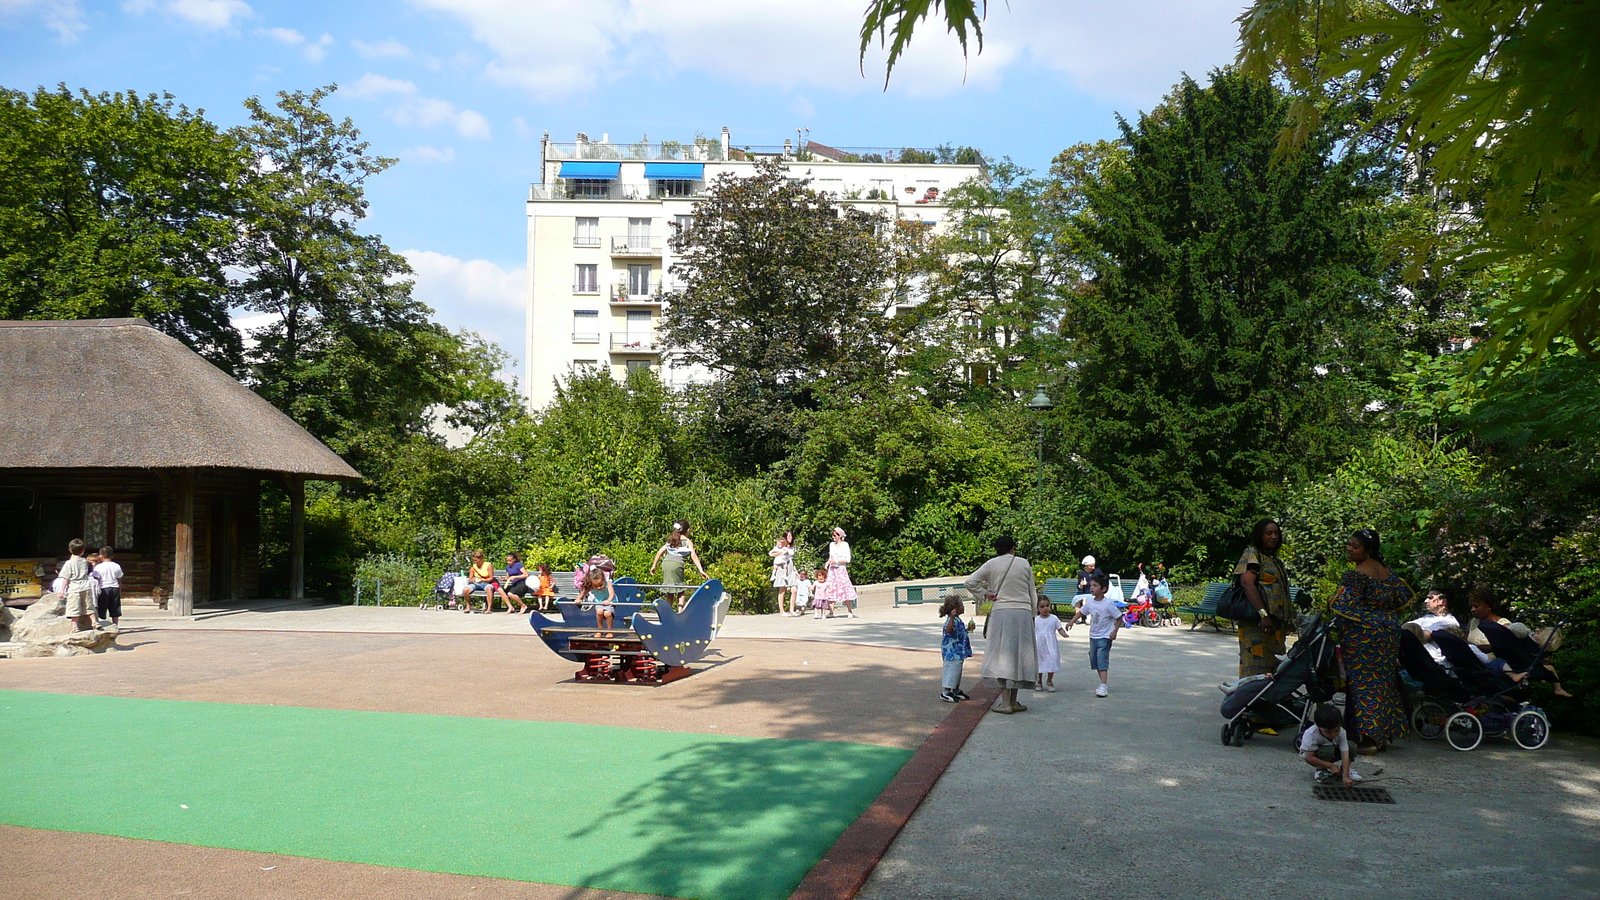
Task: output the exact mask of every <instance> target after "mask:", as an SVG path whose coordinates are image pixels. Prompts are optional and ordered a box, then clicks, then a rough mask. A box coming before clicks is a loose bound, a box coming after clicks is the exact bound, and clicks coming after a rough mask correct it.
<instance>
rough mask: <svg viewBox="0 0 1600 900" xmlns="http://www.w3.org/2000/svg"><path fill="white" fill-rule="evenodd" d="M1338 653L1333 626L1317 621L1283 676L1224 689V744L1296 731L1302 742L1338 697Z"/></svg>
mask: <svg viewBox="0 0 1600 900" xmlns="http://www.w3.org/2000/svg"><path fill="white" fill-rule="evenodd" d="M1337 650H1338V645H1337V643H1335V641H1334V637H1333V625H1332V623H1331V622H1328V621H1325V620H1324V619H1323V617H1322V616H1314V617H1312V618H1311V619H1310V620H1308V621H1307V622H1306V624H1305V627H1304V628H1303V629H1302V630H1301V632H1300V639H1299V640H1298V641H1295V644H1294V646H1293V647H1290V648H1289V653H1288V654H1287V655H1286V656H1284V658H1283V661H1282V662H1280V663H1279V664H1278V669H1277V671H1275V672H1273V673H1272V674H1271V675H1256V676H1252V677H1250V678H1243V679H1240V680H1239V681H1237V682H1234V683H1233V684H1231V685H1227V686H1224V687H1223V691H1224V692H1225V693H1227V695H1228V696H1227V697H1226V698H1225V699H1223V701H1222V717H1223V718H1224V719H1226V720H1227V721H1225V722H1223V723H1222V743H1223V744H1224V745H1226V744H1232V745H1233V746H1235V747H1243V746H1244V742H1245V739H1246V738H1249V737H1252V736H1254V735H1255V733H1256V732H1257V731H1260V730H1261V729H1263V728H1273V729H1278V730H1285V729H1287V730H1291V731H1292V732H1293V734H1294V736H1295V737H1296V738H1298V737H1299V735H1300V733H1301V732H1303V731H1305V729H1306V723H1307V722H1308V721H1310V719H1311V712H1312V710H1313V709H1315V708H1316V705H1317V704H1318V703H1326V702H1327V701H1329V700H1331V699H1332V698H1333V694H1334V682H1333V679H1334V676H1335V675H1336V674H1337V672H1338V663H1337Z"/></svg>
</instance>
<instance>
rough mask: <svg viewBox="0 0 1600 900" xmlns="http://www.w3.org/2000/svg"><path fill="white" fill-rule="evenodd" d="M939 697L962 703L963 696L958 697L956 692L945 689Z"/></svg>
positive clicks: (949, 701) (947, 700)
mask: <svg viewBox="0 0 1600 900" xmlns="http://www.w3.org/2000/svg"><path fill="white" fill-rule="evenodd" d="M939 699H940V700H943V701H944V702H946V703H960V702H961V698H959V697H957V696H956V695H955V694H952V693H950V692H949V691H945V692H944V693H942V694H940V695H939Z"/></svg>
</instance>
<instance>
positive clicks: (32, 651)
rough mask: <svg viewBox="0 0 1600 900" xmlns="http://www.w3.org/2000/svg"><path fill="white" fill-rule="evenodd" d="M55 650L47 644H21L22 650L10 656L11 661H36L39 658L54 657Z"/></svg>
mask: <svg viewBox="0 0 1600 900" xmlns="http://www.w3.org/2000/svg"><path fill="white" fill-rule="evenodd" d="M55 655H56V648H54V647H52V646H50V645H48V644H23V645H22V649H21V650H18V651H16V652H14V653H12V654H11V658H12V659H36V658H38V657H41V656H55Z"/></svg>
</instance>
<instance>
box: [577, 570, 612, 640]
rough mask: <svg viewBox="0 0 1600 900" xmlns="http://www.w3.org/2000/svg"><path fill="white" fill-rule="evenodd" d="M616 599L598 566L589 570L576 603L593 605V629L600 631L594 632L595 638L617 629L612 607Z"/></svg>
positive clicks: (609, 581) (608, 581) (604, 574)
mask: <svg viewBox="0 0 1600 900" xmlns="http://www.w3.org/2000/svg"><path fill="white" fill-rule="evenodd" d="M616 599H617V590H616V588H614V587H612V586H611V580H610V579H609V578H607V577H606V573H605V570H604V569H601V568H600V567H598V566H596V567H595V568H592V569H590V570H589V574H588V576H587V577H586V578H585V579H584V581H583V593H581V594H579V595H578V603H579V604H580V605H588V604H593V605H594V621H595V627H596V628H599V629H600V630H599V631H597V632H595V634H594V636H595V637H603V636H604V633H605V632H608V631H610V630H611V629H613V628H615V627H617V608H616V607H615V606H613V605H612V604H613V603H614V602H616Z"/></svg>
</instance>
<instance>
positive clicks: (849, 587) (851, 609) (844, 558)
mask: <svg viewBox="0 0 1600 900" xmlns="http://www.w3.org/2000/svg"><path fill="white" fill-rule="evenodd" d="M817 596H818V597H820V598H821V599H822V600H823V601H824V602H826V603H827V604H828V607H829V608H830V609H832V608H833V604H835V603H838V604H843V606H844V608H845V611H846V612H847V613H848V615H849V616H850V618H852V619H854V618H855V617H856V609H855V607H856V586H855V585H854V584H853V583H851V581H850V544H849V542H847V541H846V540H845V539H844V529H843V528H835V529H834V530H833V543H831V544H829V545H828V580H827V581H825V582H823V583H822V587H820V588H818V589H817Z"/></svg>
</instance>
